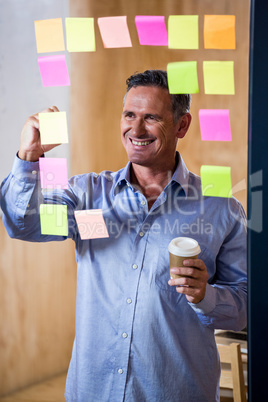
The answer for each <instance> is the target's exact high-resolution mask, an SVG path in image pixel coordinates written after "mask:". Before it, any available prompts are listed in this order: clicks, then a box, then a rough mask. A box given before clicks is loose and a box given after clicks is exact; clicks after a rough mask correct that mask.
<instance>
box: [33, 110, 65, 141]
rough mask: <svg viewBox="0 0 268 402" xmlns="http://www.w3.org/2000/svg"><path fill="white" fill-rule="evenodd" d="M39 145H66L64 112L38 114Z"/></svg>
mask: <svg viewBox="0 0 268 402" xmlns="http://www.w3.org/2000/svg"><path fill="white" fill-rule="evenodd" d="M39 128H40V138H41V144H42V145H45V144H66V143H68V129H67V116H66V112H53V113H39Z"/></svg>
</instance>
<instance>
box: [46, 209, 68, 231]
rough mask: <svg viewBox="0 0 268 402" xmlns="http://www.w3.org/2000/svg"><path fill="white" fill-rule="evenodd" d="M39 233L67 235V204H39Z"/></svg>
mask: <svg viewBox="0 0 268 402" xmlns="http://www.w3.org/2000/svg"><path fill="white" fill-rule="evenodd" d="M40 223H41V234H43V235H55V236H68V219H67V205H56V204H41V205H40Z"/></svg>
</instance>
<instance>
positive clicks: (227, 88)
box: [203, 61, 235, 95]
mask: <svg viewBox="0 0 268 402" xmlns="http://www.w3.org/2000/svg"><path fill="white" fill-rule="evenodd" d="M203 74H204V88H205V94H211V95H234V93H235V85H234V62H233V61H204V62H203Z"/></svg>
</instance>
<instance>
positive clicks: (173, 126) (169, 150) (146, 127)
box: [121, 86, 178, 168]
mask: <svg viewBox="0 0 268 402" xmlns="http://www.w3.org/2000/svg"><path fill="white" fill-rule="evenodd" d="M121 139H122V143H123V145H124V147H125V149H126V151H127V154H128V159H129V160H130V161H131V162H132V163H136V164H138V165H142V166H147V167H159V168H164V167H165V166H167V165H168V164H169V163H170V161H172V162H174V156H175V151H176V145H177V140H178V123H174V121H173V113H172V110H171V97H170V94H169V92H168V91H167V90H165V89H163V88H158V87H142V86H140V87H136V88H131V89H130V91H129V92H128V94H127V96H126V100H125V105H124V109H123V113H122V118H121Z"/></svg>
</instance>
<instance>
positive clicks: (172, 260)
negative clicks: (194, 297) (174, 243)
mask: <svg viewBox="0 0 268 402" xmlns="http://www.w3.org/2000/svg"><path fill="white" fill-rule="evenodd" d="M192 258H198V254H197V255H193V256H191V257H181V256H179V255H174V254H172V253H169V269H171V268H174V267H183V266H184V265H183V261H184V260H188V259H192ZM170 277H171V278H172V279H176V278H181V277H182V275H176V274H173V273H171V272H170Z"/></svg>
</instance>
